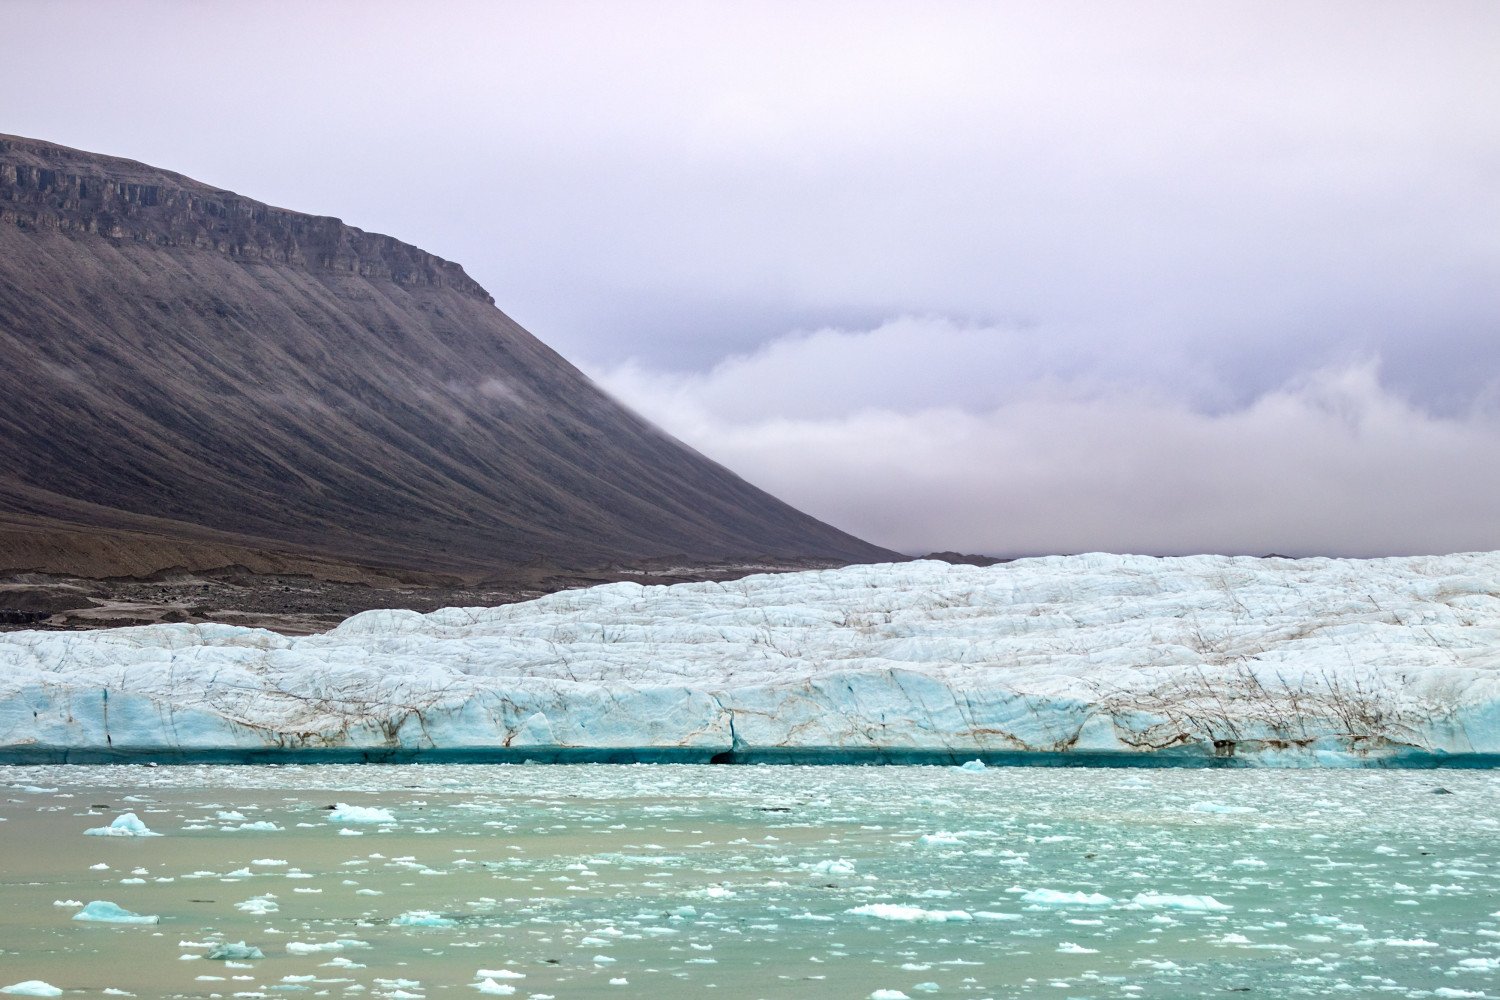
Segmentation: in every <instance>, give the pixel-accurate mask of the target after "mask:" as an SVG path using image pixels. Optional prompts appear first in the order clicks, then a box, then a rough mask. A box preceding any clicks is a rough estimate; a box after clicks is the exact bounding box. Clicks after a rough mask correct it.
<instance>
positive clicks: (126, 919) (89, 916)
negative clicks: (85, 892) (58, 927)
mask: <svg viewBox="0 0 1500 1000" xmlns="http://www.w3.org/2000/svg"><path fill="white" fill-rule="evenodd" d="M73 919H74V920H82V921H85V922H91V923H98V924H156V923H160V922H161V917H158V916H147V915H144V914H140V913H132V912H130V911H129V910H127V909H125V908H124V907H123V906H120V905H118V904H116V903H111V902H109V901H108V900H105V899H96V900H94V901H93V902H92V903H89V904H88V905H87V906H85V907H84V908H83V909H81V910H79V911H78V912H77V913H75V914H73Z"/></svg>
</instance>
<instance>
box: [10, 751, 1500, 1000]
mask: <svg viewBox="0 0 1500 1000" xmlns="http://www.w3.org/2000/svg"><path fill="white" fill-rule="evenodd" d="M0 788H3V789H4V794H3V796H0V798H3V801H0V986H5V985H8V984H11V983H15V982H19V981H23V980H30V979H40V980H44V981H46V982H49V983H52V984H53V985H55V986H57V987H60V988H63V989H65V990H68V991H73V990H78V991H82V992H81V993H80V994H78V995H102V994H103V991H105V990H106V989H109V990H119V991H125V992H127V993H134V994H136V995H138V996H153V997H154V996H168V997H213V996H223V997H229V996H236V997H278V996H296V995H306V996H351V997H362V996H369V997H394V998H400V997H408V998H409V997H442V996H447V997H458V996H482V995H487V994H486V992H485V991H486V990H489V991H493V992H494V995H513V996H516V997H518V998H519V997H530V998H534V1000H545V998H547V997H555V998H557V1000H568V998H573V997H601V996H609V997H620V998H625V997H629V996H632V995H636V996H639V995H649V996H651V997H653V1000H656V998H677V997H684V998H685V997H702V996H714V995H721V996H724V997H736V998H738V997H745V998H755V997H766V998H771V997H849V998H864V997H869V996H871V995H872V994H873V995H879V996H889V997H893V998H894V997H895V994H896V993H898V992H899V993H904V994H905V995H907V996H909V997H912V998H919V997H923V996H929V995H930V996H934V997H941V996H960V997H976V998H978V997H997V998H998V997H1021V996H1026V997H1030V996H1036V997H1057V998H1103V997H1118V998H1130V997H1183V996H1196V995H1207V994H1218V993H1221V992H1224V991H1231V992H1235V991H1244V992H1247V993H1248V994H1249V995H1252V996H1261V997H1266V996H1271V997H1282V996H1285V997H1293V996H1323V995H1328V994H1329V993H1343V994H1345V995H1351V996H1396V997H1438V996H1440V997H1478V996H1485V995H1493V996H1500V991H1497V990H1496V989H1495V987H1494V985H1493V984H1495V983H1497V982H1500V867H1497V861H1500V776H1497V775H1495V774H1494V772H1484V771H1467V772H1443V773H1433V772H1411V771H1389V772H1388V771H1252V770H1233V771H1224V770H1216V771H1202V770H1151V771H1121V770H1108V769H1098V770H1095V769H1063V770H1057V769H1041V768H1034V769H1027V768H991V769H988V770H982V771H972V772H971V771H965V770H961V769H958V768H953V767H909V768H877V767H739V768H725V767H703V766H698V767H693V766H665V765H638V766H608V765H566V766H521V765H514V766H465V765H415V766H390V767H374V766H365V767H361V766H339V765H309V766H282V767H216V766H180V767H159V768H149V767H144V766H114V767H105V766H99V767H83V766H74V767H8V768H0ZM1440 789H1441V790H1440ZM335 804H344V805H346V806H353V807H361V808H363V809H369V810H381V809H383V810H386V811H387V812H388V813H389V816H390V818H391V821H389V822H386V821H381V820H380V818H379V814H378V813H371V814H368V815H361V813H360V810H359V809H348V810H345V811H343V812H336V811H334V810H330V809H329V808H328V807H329V806H332V805H335ZM127 811H129V812H134V813H135V814H136V816H137V817H138V818H139V819H140V820H141V821H142V822H143V823H144V824H145V825H146V826H147V827H149V828H150V829H151V830H152V831H155V832H157V833H159V834H161V836H155V837H105V836H91V835H86V834H85V833H84V831H85V830H87V829H91V828H99V827H103V826H105V825H106V824H108V823H110V822H111V821H113V820H114V819H116V818H117V817H118V816H120V815H121V814H122V813H124V812H127ZM360 820H367V821H365V822H361V821H360ZM368 820H373V821H368ZM93 900H107V901H111V902H114V903H117V904H119V905H120V906H122V907H124V908H125V909H127V910H130V911H132V912H135V913H138V914H146V915H155V916H159V917H160V918H161V919H160V923H159V924H156V925H147V926H116V925H108V924H89V923H82V922H78V921H74V920H73V919H72V917H73V915H74V914H75V913H76V912H78V911H79V910H81V909H82V908H83V904H85V903H87V902H90V901H93ZM241 940H243V941H245V942H247V943H248V944H249V945H252V946H256V947H258V948H259V949H261V951H262V952H263V953H264V955H265V957H264V958H263V959H257V960H249V961H237V962H225V961H217V960H211V959H209V958H207V957H206V956H207V955H208V954H209V952H210V951H211V949H212V947H213V946H214V945H216V944H218V943H221V942H238V941H241ZM501 973H505V974H506V975H502V974H501ZM487 980H488V981H489V982H488V984H487V983H486V981H487ZM507 990H513V991H514V992H513V993H510V994H507V993H506V992H505V991H507ZM1486 990H1489V991H1490V992H1489V994H1486V992H1485V991H1486ZM710 991H712V992H710Z"/></svg>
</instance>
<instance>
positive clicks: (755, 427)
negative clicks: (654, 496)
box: [595, 318, 1500, 556]
mask: <svg viewBox="0 0 1500 1000" xmlns="http://www.w3.org/2000/svg"><path fill="white" fill-rule="evenodd" d="M1045 342H1046V340H1045V338H1042V337H1039V336H1035V335H1031V334H1028V333H1026V332H1025V331H1013V330H1011V331H1007V330H1002V329H994V328H983V327H966V326H963V325H959V324H953V323H949V322H947V321H943V320H932V319H913V318H906V319H900V320H894V321H892V322H890V323H887V324H884V325H882V326H880V327H878V328H876V329H873V330H868V331H847V330H823V331H819V332H816V333H810V334H799V335H796V336H792V337H788V338H785V339H782V340H780V341H777V342H774V343H772V344H769V345H768V346H766V347H764V348H762V349H761V350H759V351H757V352H755V353H753V354H748V355H742V356H737V357H734V358H730V359H728V360H726V361H724V362H723V363H721V364H720V365H718V366H717V367H716V368H714V369H713V370H712V371H709V372H707V373H701V374H700V373H674V372H664V371H659V370H654V369H650V368H647V367H644V366H642V365H640V364H637V363H631V364H627V365H623V366H619V367H615V368H612V369H606V370H597V371H596V372H595V377H596V379H597V380H598V381H599V382H600V383H601V384H602V385H603V386H604V387H605V388H606V389H607V390H609V391H610V392H612V393H613V394H615V395H616V396H617V397H619V398H620V399H622V400H624V401H625V402H626V403H627V404H628V405H630V406H632V407H634V408H635V409H637V410H638V411H640V412H641V413H643V414H645V415H646V416H647V417H649V418H650V419H652V420H654V421H656V422H657V423H658V424H660V425H661V426H663V427H665V428H666V429H668V430H669V431H671V432H672V433H673V434H675V435H677V436H678V437H680V438H681V439H683V440H684V441H686V442H688V443H689V444H691V445H692V446H694V447H695V448H697V449H699V450H700V451H702V452H704V453H705V454H707V455H709V456H710V457H712V458H714V459H715V460H717V461H719V462H722V463H723V464H725V465H727V466H728V467H729V468H731V469H733V470H735V471H736V472H738V473H739V474H741V475H743V476H745V477H746V478H747V479H749V480H750V481H751V482H754V483H756V484H757V485H759V486H762V487H763V488H765V489H767V490H769V491H771V492H772V493H774V494H776V495H778V496H780V497H782V498H783V499H785V500H787V501H788V502H790V503H792V504H793V505H795V506H798V507H800V508H801V509H803V510H806V511H808V512H809V513H812V514H814V515H816V516H818V517H820V518H823V519H825V520H827V521H830V522H832V523H834V524H836V525H838V526H839V527H842V528H845V529H847V530H849V531H852V532H854V533H855V534H857V535H861V536H862V537H865V538H868V539H870V540H871V541H875V542H879V543H881V544H884V545H887V546H890V547H893V548H896V549H899V550H902V551H907V552H913V553H920V552H926V551H931V550H935V549H959V550H963V551H971V552H986V553H993V554H1034V553H1057V552H1079V551H1091V550H1106V551H1131V552H1145V553H1157V554H1181V553H1194V552H1230V553H1245V554H1255V555H1259V554H1265V553H1269V552H1280V553H1286V554H1293V555H1304V554H1334V555H1357V556H1370V555H1386V554H1402V553H1423V552H1452V551H1465V550H1476V549H1494V548H1500V521H1497V519H1496V518H1495V516H1494V510H1495V499H1494V498H1495V497H1496V496H1497V495H1500V462H1497V461H1496V459H1497V458H1500V410H1497V408H1495V407H1494V406H1493V405H1486V404H1485V403H1484V402H1483V401H1481V402H1480V403H1478V404H1475V405H1472V406H1470V407H1468V408H1467V409H1466V410H1465V411H1464V412H1462V413H1456V414H1455V413H1443V414H1435V413H1432V412H1429V411H1427V410H1425V409H1423V408H1421V407H1419V406H1417V405H1415V404H1413V403H1412V402H1411V401H1410V400H1409V399H1407V398H1406V397H1404V396H1403V395H1402V394H1400V393H1399V392H1397V391H1396V390H1393V389H1392V388H1391V387H1390V386H1389V385H1388V384H1387V383H1386V382H1385V381H1384V380H1383V379H1382V376H1381V368H1380V365H1379V363H1378V361H1377V360H1374V359H1362V360H1356V361H1351V362H1348V363H1345V364H1341V365H1337V366H1333V367H1328V368H1322V369H1318V370H1315V371H1310V372H1306V373H1303V374H1301V375H1298V376H1296V377H1294V378H1292V379H1290V380H1288V381H1286V382H1285V383H1283V384H1281V385H1279V386H1276V387H1274V388H1272V389H1269V390H1267V391H1264V392H1261V393H1258V394H1257V395H1255V396H1254V397H1253V398H1252V399H1249V400H1248V401H1246V402H1243V403H1242V404H1237V405H1234V406H1228V407H1226V406H1223V405H1220V404H1219V403H1217V402H1215V401H1216V400H1217V399H1218V394H1217V393H1216V391H1215V387H1214V380H1213V379H1212V378H1211V377H1209V376H1207V375H1204V374H1202V373H1198V372H1194V371H1193V370H1192V369H1191V368H1190V367H1189V366H1180V367H1179V368H1177V369H1176V370H1175V374H1174V371H1173V370H1172V368H1171V367H1170V366H1162V367H1161V370H1160V371H1158V372H1156V373H1155V375H1154V376H1151V377H1142V376H1141V372H1140V371H1139V370H1138V366H1137V368H1136V369H1132V370H1122V368H1121V367H1120V365H1121V363H1123V362H1122V359H1119V358H1109V357H1107V356H1101V358H1098V359H1095V362H1094V363H1092V364H1089V365H1073V366H1072V367H1071V368H1070V369H1069V370H1066V371H1059V369H1058V368H1057V366H1056V365H1055V364H1053V362H1054V361H1055V359H1054V358H1051V357H1049V356H1048V349H1047V348H1045V347H1041V346H1038V345H1039V344H1043V343H1045ZM1060 350H1062V349H1060ZM1066 353H1067V352H1066V350H1063V354H1066ZM1106 355H1107V352H1106ZM997 400H998V402H996V401H997Z"/></svg>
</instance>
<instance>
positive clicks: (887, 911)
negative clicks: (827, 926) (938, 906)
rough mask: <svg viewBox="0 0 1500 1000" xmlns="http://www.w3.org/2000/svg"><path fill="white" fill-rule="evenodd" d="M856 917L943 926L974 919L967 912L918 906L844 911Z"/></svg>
mask: <svg viewBox="0 0 1500 1000" xmlns="http://www.w3.org/2000/svg"><path fill="white" fill-rule="evenodd" d="M845 912H846V913H851V914H853V915H854V916H856V917H874V918H875V919H876V920H897V921H902V922H905V923H928V924H945V923H950V922H957V923H964V922H967V921H970V920H973V919H974V916H973V914H971V913H969V912H968V911H967V910H924V909H922V907H920V906H903V905H901V904H899V903H870V904H868V905H866V906H856V907H855V908H854V909H852V910H846V911H845Z"/></svg>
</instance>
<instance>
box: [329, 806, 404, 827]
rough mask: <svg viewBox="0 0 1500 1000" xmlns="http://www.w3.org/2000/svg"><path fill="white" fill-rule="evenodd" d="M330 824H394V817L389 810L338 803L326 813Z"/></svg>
mask: <svg viewBox="0 0 1500 1000" xmlns="http://www.w3.org/2000/svg"><path fill="white" fill-rule="evenodd" d="M328 822H330V823H394V822H396V817H395V816H392V815H391V811H390V810H389V809H380V808H376V807H374V806H351V805H349V804H347V803H344V802H340V803H338V804H337V805H335V806H334V807H333V808H332V809H330V810H329V811H328Z"/></svg>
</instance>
